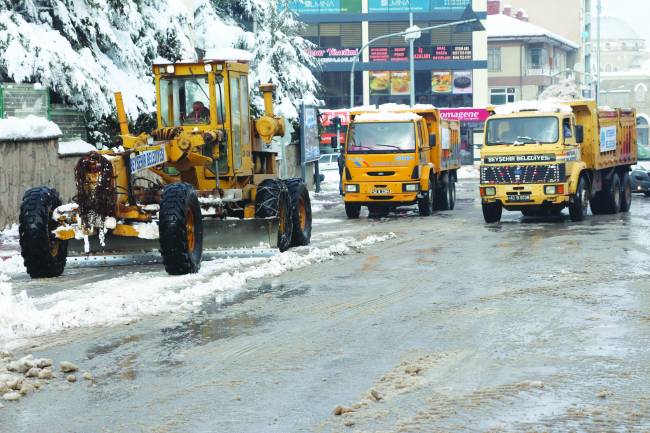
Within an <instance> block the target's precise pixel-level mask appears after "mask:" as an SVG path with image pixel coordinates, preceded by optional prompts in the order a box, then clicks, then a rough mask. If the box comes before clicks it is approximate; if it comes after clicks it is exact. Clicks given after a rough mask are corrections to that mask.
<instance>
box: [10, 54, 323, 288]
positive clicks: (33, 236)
mask: <svg viewBox="0 0 650 433" xmlns="http://www.w3.org/2000/svg"><path fill="white" fill-rule="evenodd" d="M153 73H154V76H155V85H156V98H157V107H158V108H157V126H158V127H157V128H156V129H155V130H153V131H152V132H151V134H144V133H143V134H140V135H133V134H131V133H130V132H129V129H128V122H127V117H126V114H125V111H124V107H123V104H122V95H121V94H120V93H116V94H115V101H116V107H117V115H118V121H119V126H120V135H119V136H117V137H116V138H115V144H114V145H115V147H113V148H112V150H99V151H97V152H91V153H89V154H87V155H85V156H83V157H82V158H81V159H80V160H79V161H78V163H77V165H76V168H75V173H74V175H75V180H76V185H77V194H76V196H75V197H74V199H73V203H70V204H65V205H61V201H60V198H59V195H58V193H57V192H56V190H53V189H50V188H48V187H38V188H32V189H30V190H28V191H27V192H26V193H25V195H24V197H23V202H22V205H21V213H20V227H19V232H20V245H21V250H22V256H23V258H24V263H25V267H26V268H27V272H28V273H29V274H30V275H31V276H32V277H33V278H37V277H54V276H58V275H60V274H61V273H62V272H63V269H64V267H65V263H66V257H67V255H68V251H70V253H71V254H77V255H81V256H98V255H99V256H101V255H106V254H115V253H124V252H133V251H141V250H145V249H159V250H160V254H161V255H162V259H163V263H164V265H165V269H166V270H167V272H168V273H170V274H187V273H193V272H197V271H198V270H199V267H200V264H201V257H202V254H203V249H204V248H206V249H217V248H224V247H232V246H240V247H241V246H245V245H250V246H256V245H260V243H262V244H268V245H270V246H276V247H277V248H279V249H280V251H285V250H287V249H288V248H290V247H292V246H298V245H307V244H308V243H309V241H310V237H311V204H310V200H309V193H308V191H307V187H306V186H305V184H304V183H303V182H302V180H301V179H286V180H281V179H279V177H278V167H277V164H276V155H277V154H276V152H275V151H274V150H273V147H272V146H270V145H271V142H272V139H273V137H277V136H282V135H283V134H284V119H283V118H282V117H279V116H277V115H275V113H274V110H273V90H274V86H273V85H272V84H263V85H261V86H260V91H261V92H262V94H263V96H264V114H263V115H262V116H261V117H259V118H255V119H254V118H252V117H251V114H250V102H249V87H248V64H247V62H246V61H245V60H237V59H234V60H231V59H219V58H215V59H206V60H204V61H201V62H196V63H176V64H156V65H154V66H153ZM233 241H234V243H233Z"/></svg>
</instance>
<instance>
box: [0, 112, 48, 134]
mask: <svg viewBox="0 0 650 433" xmlns="http://www.w3.org/2000/svg"><path fill="white" fill-rule="evenodd" d="M60 136H61V129H59V127H58V126H57V125H56V123H54V122H50V121H49V120H47V119H46V118H44V117H37V116H32V115H29V116H27V117H24V118H19V117H9V118H7V119H0V140H38V139H44V138H55V137H60Z"/></svg>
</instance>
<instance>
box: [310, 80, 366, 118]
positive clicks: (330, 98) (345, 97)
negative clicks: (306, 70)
mask: <svg viewBox="0 0 650 433" xmlns="http://www.w3.org/2000/svg"><path fill="white" fill-rule="evenodd" d="M314 76H315V77H316V79H317V80H318V82H319V83H321V86H322V87H321V94H320V99H322V100H324V101H325V107H326V108H331V109H335V108H343V107H349V106H350V73H349V72H315V73H314ZM362 103H363V75H362V72H355V73H354V105H362Z"/></svg>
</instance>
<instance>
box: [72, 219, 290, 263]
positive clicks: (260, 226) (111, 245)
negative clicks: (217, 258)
mask: <svg viewBox="0 0 650 433" xmlns="http://www.w3.org/2000/svg"><path fill="white" fill-rule="evenodd" d="M277 243H278V219H277V218H256V219H226V220H217V219H212V218H205V219H204V220H203V249H204V251H209V250H226V249H232V248H260V247H266V248H269V247H270V248H275V247H277ZM88 246H89V251H88V252H86V251H85V248H84V240H83V239H81V240H79V239H71V240H70V241H69V242H68V254H69V255H70V256H88V255H101V254H128V253H133V254H138V253H142V252H150V251H158V249H159V247H160V244H159V242H158V239H141V238H136V237H126V236H114V235H112V234H111V233H107V234H106V236H105V238H104V246H102V245H101V244H100V242H99V237H98V236H91V237H89V238H88Z"/></svg>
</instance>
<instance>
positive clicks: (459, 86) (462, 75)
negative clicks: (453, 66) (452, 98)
mask: <svg viewBox="0 0 650 433" xmlns="http://www.w3.org/2000/svg"><path fill="white" fill-rule="evenodd" d="M452 84H453V87H454V89H453V93H454V95H468V94H470V95H471V94H472V71H454V80H453V82H452Z"/></svg>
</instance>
